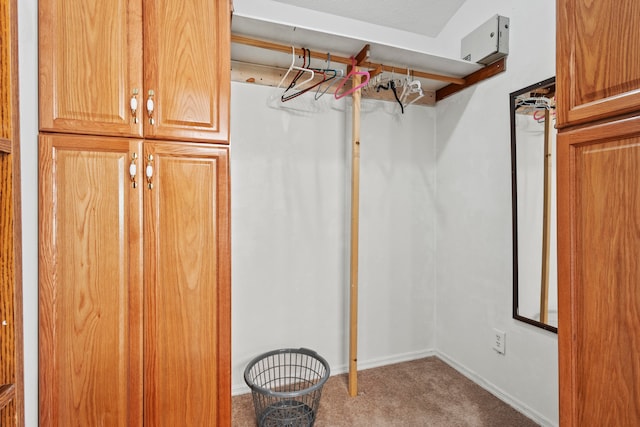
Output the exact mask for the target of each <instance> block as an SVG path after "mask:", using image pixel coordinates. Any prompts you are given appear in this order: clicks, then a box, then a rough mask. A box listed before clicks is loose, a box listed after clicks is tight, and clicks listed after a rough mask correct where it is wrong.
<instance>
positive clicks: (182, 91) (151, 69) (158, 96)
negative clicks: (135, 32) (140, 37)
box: [144, 0, 231, 143]
mask: <svg viewBox="0 0 640 427" xmlns="http://www.w3.org/2000/svg"><path fill="white" fill-rule="evenodd" d="M144 20H145V38H144V49H145V60H144V64H145V71H144V72H145V98H146V99H148V98H149V93H150V92H151V93H152V94H153V96H152V97H151V99H152V100H153V104H154V105H153V106H154V111H153V115H152V118H153V124H152V123H151V121H150V119H149V118H148V117H146V118H145V121H144V123H145V131H144V132H145V137H147V138H154V139H170V140H187V141H211V140H216V141H219V142H222V143H226V141H227V140H228V137H229V129H228V128H229V92H230V79H231V77H230V73H231V71H230V55H231V53H230V52H231V45H230V43H231V42H230V22H229V21H230V20H229V2H228V0H190V1H188V2H179V1H175V0H146V1H145V3H144ZM145 106H146V105H145ZM145 114H146V113H145Z"/></svg>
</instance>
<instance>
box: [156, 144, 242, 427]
mask: <svg viewBox="0 0 640 427" xmlns="http://www.w3.org/2000/svg"><path fill="white" fill-rule="evenodd" d="M144 161H145V169H146V172H147V177H148V182H146V184H145V188H144V194H145V195H144V259H145V261H144V265H145V278H144V311H145V335H144V354H145V362H144V363H145V366H144V373H145V380H144V381H145V382H144V388H145V425H148V426H167V427H174V426H199V427H206V426H212V427H213V426H225V425H230V414H231V385H230V347H231V342H230V261H229V259H230V255H229V254H230V232H229V182H228V176H229V171H228V150H227V148H225V147H215V146H205V145H203V144H186V143H180V144H176V143H164V142H145V152H144Z"/></svg>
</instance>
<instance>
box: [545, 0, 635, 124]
mask: <svg viewBox="0 0 640 427" xmlns="http://www.w3.org/2000/svg"><path fill="white" fill-rule="evenodd" d="M638 22H640V2H638V1H637V0H623V1H594V0H558V1H557V25H556V27H557V37H556V40H557V49H556V53H557V64H558V66H557V81H558V95H557V96H558V103H557V105H558V107H559V108H558V117H557V118H558V123H557V125H558V127H565V126H567V125H570V124H578V123H584V122H587V121H593V120H597V119H602V118H606V117H613V116H616V115H620V114H623V113H629V112H633V111H638V110H640V55H638V53H637V52H638V51H640V26H638Z"/></svg>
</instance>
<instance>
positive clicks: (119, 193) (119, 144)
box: [39, 135, 143, 426]
mask: <svg viewBox="0 0 640 427" xmlns="http://www.w3.org/2000/svg"><path fill="white" fill-rule="evenodd" d="M108 142H109V144H105V141H104V140H103V139H101V138H100V137H81V136H70V135H55V136H41V137H40V173H41V175H40V176H41V181H40V253H39V262H40V290H39V300H40V306H39V307H40V311H39V317H40V344H39V349H40V372H41V375H40V402H41V405H40V425H43V426H49V425H60V426H62V425H65V426H73V425H78V426H79V425H82V426H100V425H112V426H124V425H128V426H141V425H142V359H141V357H142V353H141V350H142V326H143V323H142V258H141V249H142V246H141V244H140V236H141V230H142V215H141V209H142V191H143V190H142V188H141V187H138V188H135V189H134V188H133V187H132V185H131V184H130V179H129V164H130V156H131V153H134V152H138V153H140V150H141V149H142V142H141V141H139V140H138V141H133V140H131V141H130V140H127V139H118V140H110V141H108Z"/></svg>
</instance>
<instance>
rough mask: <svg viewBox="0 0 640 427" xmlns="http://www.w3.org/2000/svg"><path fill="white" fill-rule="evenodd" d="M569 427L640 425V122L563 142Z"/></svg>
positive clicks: (564, 363) (562, 276)
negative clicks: (639, 423) (639, 421)
mask: <svg viewBox="0 0 640 427" xmlns="http://www.w3.org/2000/svg"><path fill="white" fill-rule="evenodd" d="M558 256H559V259H558V274H559V281H558V291H559V292H558V298H559V304H560V306H559V316H560V317H559V324H558V344H559V351H560V354H559V356H560V365H559V368H560V369H559V371H560V424H561V425H563V426H564V425H566V426H581V427H582V426H635V425H638V420H640V357H638V355H639V354H640V282H639V281H638V278H639V277H640V262H639V260H640V117H632V118H626V119H621V120H618V121H613V122H609V123H603V124H598V125H593V126H589V127H584V128H581V129H577V130H572V131H567V132H561V133H560V134H559V136H558Z"/></svg>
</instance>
